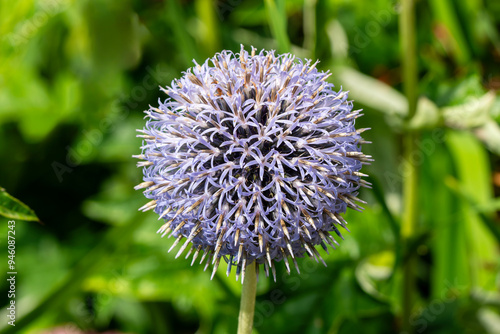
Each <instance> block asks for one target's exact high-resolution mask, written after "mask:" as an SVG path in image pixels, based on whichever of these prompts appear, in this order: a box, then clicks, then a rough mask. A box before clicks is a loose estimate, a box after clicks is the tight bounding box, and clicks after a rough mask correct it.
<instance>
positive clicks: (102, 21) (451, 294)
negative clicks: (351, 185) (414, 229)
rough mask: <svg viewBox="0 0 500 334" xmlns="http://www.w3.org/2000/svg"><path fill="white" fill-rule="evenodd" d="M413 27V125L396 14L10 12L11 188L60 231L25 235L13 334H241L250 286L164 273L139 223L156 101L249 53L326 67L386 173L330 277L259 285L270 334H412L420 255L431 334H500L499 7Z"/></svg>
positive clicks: (6, 27) (24, 1) (54, 4)
mask: <svg viewBox="0 0 500 334" xmlns="http://www.w3.org/2000/svg"><path fill="white" fill-rule="evenodd" d="M416 10H417V25H418V34H417V35H418V36H417V41H418V65H419V87H418V88H419V102H418V108H417V114H416V116H415V118H414V119H412V120H411V121H410V122H409V123H408V122H406V121H405V116H406V115H407V113H408V103H407V101H406V98H405V97H404V95H402V93H400V91H401V54H400V49H399V42H398V24H397V22H398V20H397V15H398V12H399V4H398V3H397V2H395V1H392V0H376V1H368V0H365V1H349V0H304V1H300V0H293V1H284V0H278V1H273V0H269V1H268V0H265V1H250V0H220V1H210V0H196V1H187V0H182V1H181V0H166V1H165V0H159V1H152V0H147V1H130V0H123V1H118V0H101V1H91V0H83V1H71V0H45V1H34V0H19V1H7V0H0V43H1V44H0V136H1V138H3V139H2V140H1V141H0V152H1V154H2V157H3V163H2V164H0V185H1V186H2V187H4V188H5V189H6V190H7V191H8V192H9V193H10V194H12V195H13V196H15V197H16V198H19V199H20V200H22V201H23V202H24V203H26V204H28V205H29V206H30V207H31V208H32V209H33V210H34V211H35V212H36V214H37V216H38V217H39V219H40V220H41V221H42V222H43V224H37V223H34V222H26V221H21V220H19V221H16V250H17V253H16V265H17V271H18V281H17V291H16V302H17V312H18V313H17V315H18V318H17V326H16V327H15V328H8V326H7V324H6V322H7V321H6V320H5V319H6V317H5V314H6V308H2V310H3V311H2V313H1V314H2V319H4V320H2V323H0V328H3V330H4V331H6V332H7V331H10V332H11V333H55V332H56V331H55V329H54V328H56V327H58V328H59V330H61V328H66V329H64V330H63V331H62V332H66V333H77V332H78V331H84V332H87V331H88V332H90V331H97V332H104V331H107V330H116V331H120V332H127V333H194V332H197V333H233V332H235V329H236V318H237V312H238V305H239V304H238V303H239V294H240V283H237V282H236V281H235V277H234V276H233V275H231V276H230V277H229V278H228V277H226V276H225V274H224V273H223V271H219V272H218V273H217V275H216V276H215V278H214V280H213V281H210V280H209V274H208V273H207V272H204V271H203V268H202V267H201V266H198V265H195V266H193V267H190V265H189V264H190V263H189V262H188V261H184V260H183V259H178V260H174V259H173V256H174V255H172V254H167V249H168V248H169V246H170V244H171V243H172V242H173V240H170V239H169V240H163V239H161V238H160V237H159V236H158V235H156V234H155V231H156V230H157V229H158V228H159V226H160V222H158V221H157V217H156V216H155V214H154V213H146V214H142V213H137V210H136V208H139V207H140V206H141V205H143V204H144V203H145V198H144V197H143V196H142V194H141V193H140V192H136V191H134V190H133V186H134V185H135V184H137V183H139V182H140V180H141V176H142V175H141V172H140V170H138V169H137V168H136V167H135V165H134V164H135V162H134V161H133V159H131V156H132V155H133V154H138V152H139V151H140V150H139V147H140V145H141V141H140V140H139V139H137V138H135V129H138V128H142V126H143V123H144V121H143V113H142V111H143V110H145V109H147V108H148V105H149V104H151V105H155V104H156V101H157V100H158V98H160V99H164V98H165V96H164V95H162V94H161V92H160V91H159V89H158V86H159V85H162V86H166V85H169V84H170V82H171V80H173V79H174V78H176V77H179V76H181V75H182V71H184V70H185V69H186V68H187V67H190V66H191V65H192V59H195V60H196V61H197V62H198V63H201V62H203V61H204V60H205V59H206V58H207V57H209V56H212V55H213V54H214V53H215V52H217V51H220V50H222V49H230V50H233V51H238V50H239V45H240V44H244V45H245V46H246V48H247V49H249V47H250V46H251V45H253V46H255V47H256V48H258V49H262V48H264V49H277V50H279V51H287V50H288V49H290V50H291V51H292V52H293V53H295V54H296V55H297V56H299V57H307V58H318V59H320V60H321V63H320V64H319V68H320V69H322V70H330V71H332V72H333V74H334V75H333V76H332V80H333V82H334V83H335V84H336V85H337V87H339V88H340V86H342V87H343V88H344V89H346V90H349V91H350V97H351V98H352V99H354V101H355V102H354V105H355V107H357V108H363V109H364V113H365V116H364V117H362V118H360V119H359V122H358V126H359V127H370V128H371V129H372V130H371V131H368V132H366V133H365V138H366V139H367V140H370V141H371V142H372V144H371V145H366V146H365V147H366V148H364V151H365V152H366V153H368V154H371V155H373V157H374V158H375V160H376V161H375V163H373V165H371V166H368V167H367V168H366V169H365V172H366V173H367V174H370V176H371V181H372V182H373V185H374V189H373V190H370V191H365V190H363V192H362V194H361V197H362V198H364V199H366V200H368V202H369V204H368V205H367V206H366V210H365V212H364V213H358V212H349V213H348V214H347V215H346V219H347V220H348V221H349V223H350V230H351V231H352V232H351V233H350V234H346V235H345V240H343V241H341V242H340V247H339V248H338V249H337V250H336V251H334V252H331V254H330V255H326V254H325V256H324V257H325V259H326V262H327V264H328V267H327V268H323V267H322V266H320V265H318V264H317V263H316V262H314V261H312V260H311V259H301V261H300V267H301V268H303V269H302V271H303V273H302V275H297V274H295V273H292V275H291V276H288V275H286V272H285V270H284V268H282V266H278V269H277V270H278V275H277V277H278V279H277V282H276V283H275V282H272V280H270V279H267V278H265V277H264V276H261V277H260V281H259V285H258V297H257V298H258V300H257V310H256V318H255V330H254V331H255V333H275V334H278V333H310V334H313V333H399V331H400V328H401V327H400V326H401V323H402V321H403V320H402V319H401V290H402V284H401V270H400V267H401V264H402V263H403V262H404V261H406V260H407V258H408V254H416V255H415V256H416V257H417V261H416V262H415V266H416V268H415V271H416V274H417V281H416V286H415V292H416V296H417V298H416V300H415V305H413V306H412V309H413V313H412V317H411V319H410V323H411V325H412V329H413V330H414V331H415V332H416V333H500V293H499V290H500V274H499V272H500V270H499V269H500V260H499V259H500V256H499V254H500V249H499V245H500V232H499V231H500V223H499V221H500V220H499V217H500V216H499V214H498V212H499V210H500V200H499V199H498V197H497V196H498V194H499V193H500V165H499V161H500V159H499V154H500V127H499V125H498V122H499V121H500V99H499V97H498V90H499V89H500V66H499V64H500V33H499V28H500V2H498V1H495V0H483V1H481V0H465V1H461V0H428V1H424V0H420V1H418V2H417V4H416ZM415 129H418V130H419V131H421V138H420V141H419V143H418V144H417V146H418V147H420V150H419V151H418V152H416V153H415V155H414V157H413V159H412V161H405V160H404V159H402V158H401V136H402V135H404V134H405V133H407V132H408V131H413V130H415ZM408 164H418V165H419V167H420V183H419V186H420V197H419V204H420V207H419V208H420V210H419V222H418V223H419V227H418V234H417V235H416V236H415V238H414V240H412V242H411V243H409V244H401V242H400V241H399V240H400V239H399V221H400V217H401V211H402V208H401V203H402V199H401V182H402V180H403V176H404V172H405V166H408ZM3 220H4V221H5V224H1V226H2V227H1V228H2V231H3V232H2V233H3V235H4V236H6V235H7V224H6V222H7V220H8V219H7V218H5V219H3ZM0 249H2V251H1V252H2V254H4V251H3V250H7V240H6V238H0ZM5 254H6V252H5ZM4 258H5V260H4V261H0V268H2V270H3V272H7V271H8V270H7V256H6V255H5V257H4ZM261 275H262V274H261ZM3 282H4V283H2V284H1V285H0V287H1V291H2V292H1V293H0V298H1V300H2V305H7V303H8V302H9V300H8V298H7V291H8V287H7V283H6V281H5V280H4V281H3ZM59 333H60V332H59Z"/></svg>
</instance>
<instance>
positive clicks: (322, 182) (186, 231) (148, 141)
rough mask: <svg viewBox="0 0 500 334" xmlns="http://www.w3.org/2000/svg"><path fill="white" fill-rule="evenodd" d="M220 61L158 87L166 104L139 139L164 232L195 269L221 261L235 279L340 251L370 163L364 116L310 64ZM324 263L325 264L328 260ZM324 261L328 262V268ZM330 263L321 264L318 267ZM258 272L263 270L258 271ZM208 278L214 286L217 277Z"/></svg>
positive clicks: (149, 192)
mask: <svg viewBox="0 0 500 334" xmlns="http://www.w3.org/2000/svg"><path fill="white" fill-rule="evenodd" d="M255 51H256V50H255V49H254V48H252V51H251V53H250V54H249V53H248V52H247V51H245V50H244V49H243V46H242V48H241V51H240V53H239V54H233V53H232V52H229V51H222V52H221V53H218V54H216V55H215V56H214V57H213V58H211V59H208V60H207V61H206V62H205V63H204V64H203V65H198V64H196V62H195V65H196V66H194V67H193V68H191V69H188V70H187V71H186V72H184V76H183V77H182V78H180V79H179V80H175V81H173V82H172V84H171V86H170V87H167V88H166V89H162V90H163V91H164V92H165V93H166V94H168V96H169V97H170V98H167V99H166V101H165V102H163V103H162V102H161V101H160V107H159V108H154V107H151V108H150V109H149V110H148V111H146V114H147V116H146V117H147V118H148V120H147V123H146V126H145V128H144V129H143V130H139V132H141V135H139V137H142V138H143V139H144V140H143V146H142V154H141V155H139V156H136V157H137V158H140V159H142V160H144V161H141V162H139V163H138V166H140V167H143V171H144V182H143V183H141V184H140V185H138V186H137V187H136V189H141V188H145V189H146V190H145V191H144V193H145V196H146V197H147V198H149V199H151V201H150V202H149V203H147V204H146V205H144V206H143V207H142V208H141V210H144V211H146V210H149V209H154V211H155V212H156V213H158V214H159V215H160V219H164V220H165V223H164V224H163V226H162V227H161V228H160V229H159V231H158V232H159V233H161V234H162V235H163V236H164V235H167V234H168V235H169V236H174V237H175V238H176V240H175V242H174V245H173V246H172V248H171V249H173V248H174V247H175V246H176V245H177V244H179V243H180V242H181V241H182V240H183V239H185V240H184V241H183V244H182V246H181V248H180V250H179V252H178V253H177V256H180V255H181V253H182V252H183V251H184V250H185V249H186V248H187V247H188V246H190V247H191V249H190V250H189V253H188V255H187V256H186V258H187V257H188V256H189V255H191V254H192V253H193V260H192V261H193V263H194V261H195V260H196V259H197V257H198V255H199V254H200V253H201V252H203V253H204V254H203V256H202V259H201V262H200V263H202V262H203V261H206V265H205V269H206V268H207V267H208V265H209V264H210V263H212V264H213V265H214V267H213V274H214V273H215V272H216V270H217V267H218V265H219V263H220V261H221V258H224V259H225V260H226V262H227V263H228V269H227V272H228V273H229V272H230V271H231V267H232V266H235V267H236V273H237V279H238V277H239V275H240V272H241V271H242V272H243V275H244V270H245V267H246V265H248V264H249V263H251V262H252V261H256V262H257V263H258V264H264V267H265V271H266V274H269V268H271V270H272V272H273V274H274V272H275V270H274V262H277V261H281V260H282V259H283V260H284V262H285V265H286V269H287V271H288V272H289V271H290V268H289V262H288V259H289V258H291V260H292V261H293V263H294V264H295V266H296V268H297V271H299V269H298V267H297V264H296V261H295V259H296V258H297V257H302V256H303V255H304V254H305V253H307V254H308V255H309V256H311V257H314V258H315V259H316V260H318V258H320V259H321V257H320V256H319V253H318V251H317V250H316V248H315V246H316V245H321V246H322V247H323V248H324V249H325V250H326V248H327V247H326V244H328V245H330V246H332V247H334V248H335V244H337V242H336V241H335V239H334V238H333V237H332V236H331V235H330V233H329V232H331V231H333V232H335V233H336V234H337V235H338V236H339V237H342V236H341V233H340V231H339V227H342V228H345V229H346V230H347V227H346V222H345V221H344V219H343V218H342V217H341V216H340V214H341V213H344V212H345V211H346V208H347V207H351V208H353V209H355V210H360V209H361V208H360V207H359V206H358V205H357V204H356V203H355V202H362V201H361V200H360V199H358V198H357V197H356V196H357V192H358V189H359V187H360V186H369V183H367V182H366V181H364V180H362V179H361V177H362V176H365V175H364V174H362V173H360V172H359V171H360V169H361V167H362V165H363V164H366V163H369V161H371V157H370V156H367V155H364V154H363V153H362V152H361V144H363V143H366V142H364V141H363V139H362V138H361V136H360V133H361V132H363V131H364V130H366V129H360V130H356V129H355V127H354V124H355V119H356V118H357V117H359V116H360V115H361V114H360V110H355V111H353V110H352V103H351V102H350V101H348V100H347V92H344V91H342V90H340V91H339V92H335V91H334V90H333V84H331V83H328V82H327V81H326V79H327V78H328V77H329V76H330V73H328V72H326V73H325V72H320V71H318V70H317V69H316V68H315V66H316V64H317V63H314V64H312V63H311V61H310V60H307V61H305V62H304V61H302V60H301V59H296V58H295V57H294V56H293V55H291V54H282V55H275V53H274V51H271V52H264V51H261V52H260V53H259V54H256V53H255ZM321 260H322V259H321ZM322 261H323V260H322ZM323 263H324V262H323ZM258 267H259V266H257V268H258ZM213 274H212V276H213Z"/></svg>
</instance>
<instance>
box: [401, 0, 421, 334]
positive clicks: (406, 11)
mask: <svg viewBox="0 0 500 334" xmlns="http://www.w3.org/2000/svg"><path fill="white" fill-rule="evenodd" d="M399 32H400V33H399V37H400V43H401V49H402V55H401V57H402V58H401V59H402V65H403V88H404V93H405V95H406V98H407V99H408V120H410V119H411V118H412V117H413V116H414V115H415V113H416V110H417V93H418V91H417V87H418V73H417V54H416V32H415V1H414V0H402V1H401V12H400V16H399ZM418 138H419V135H418V133H417V132H414V131H411V130H409V131H408V132H407V133H406V134H405V136H404V138H403V157H404V161H405V163H406V166H405V172H404V174H403V210H404V212H403V221H402V226H401V242H402V244H403V245H405V246H406V247H404V249H406V250H408V245H409V243H410V241H411V239H412V237H413V236H414V235H415V234H416V230H417V206H418V173H419V168H418V162H416V161H414V159H413V156H414V153H415V152H416V151H417V150H418V145H417V144H418ZM407 255H408V256H407V257H406V260H405V261H404V263H403V286H402V287H403V293H402V299H403V300H402V313H403V314H402V320H403V330H404V331H406V332H407V333H411V332H412V330H411V329H412V328H411V324H410V317H411V310H412V306H413V304H414V288H415V272H414V270H415V268H414V262H415V259H414V257H413V256H412V254H407Z"/></svg>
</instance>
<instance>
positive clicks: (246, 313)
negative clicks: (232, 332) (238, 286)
mask: <svg viewBox="0 0 500 334" xmlns="http://www.w3.org/2000/svg"><path fill="white" fill-rule="evenodd" d="M245 271H246V272H245V279H244V280H243V288H242V290H241V303H240V315H239V317H238V334H250V333H252V327H253V315H254V312H255V296H256V294H257V275H256V274H255V261H254V262H252V263H251V264H249V265H248V266H247V267H246V268H245Z"/></svg>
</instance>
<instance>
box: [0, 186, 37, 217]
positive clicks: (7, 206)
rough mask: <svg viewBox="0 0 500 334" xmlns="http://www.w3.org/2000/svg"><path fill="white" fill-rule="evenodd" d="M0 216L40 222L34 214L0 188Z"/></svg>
mask: <svg viewBox="0 0 500 334" xmlns="http://www.w3.org/2000/svg"><path fill="white" fill-rule="evenodd" d="M0 215H2V216H4V217H7V218H11V219H19V220H29V221H40V220H39V219H38V217H37V216H36V214H35V212H34V211H33V210H31V209H30V208H29V207H28V206H27V205H26V204H24V203H23V202H21V201H20V200H18V199H17V198H14V197H12V196H11V195H9V194H8V193H7V192H6V191H5V189H3V188H0Z"/></svg>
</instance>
